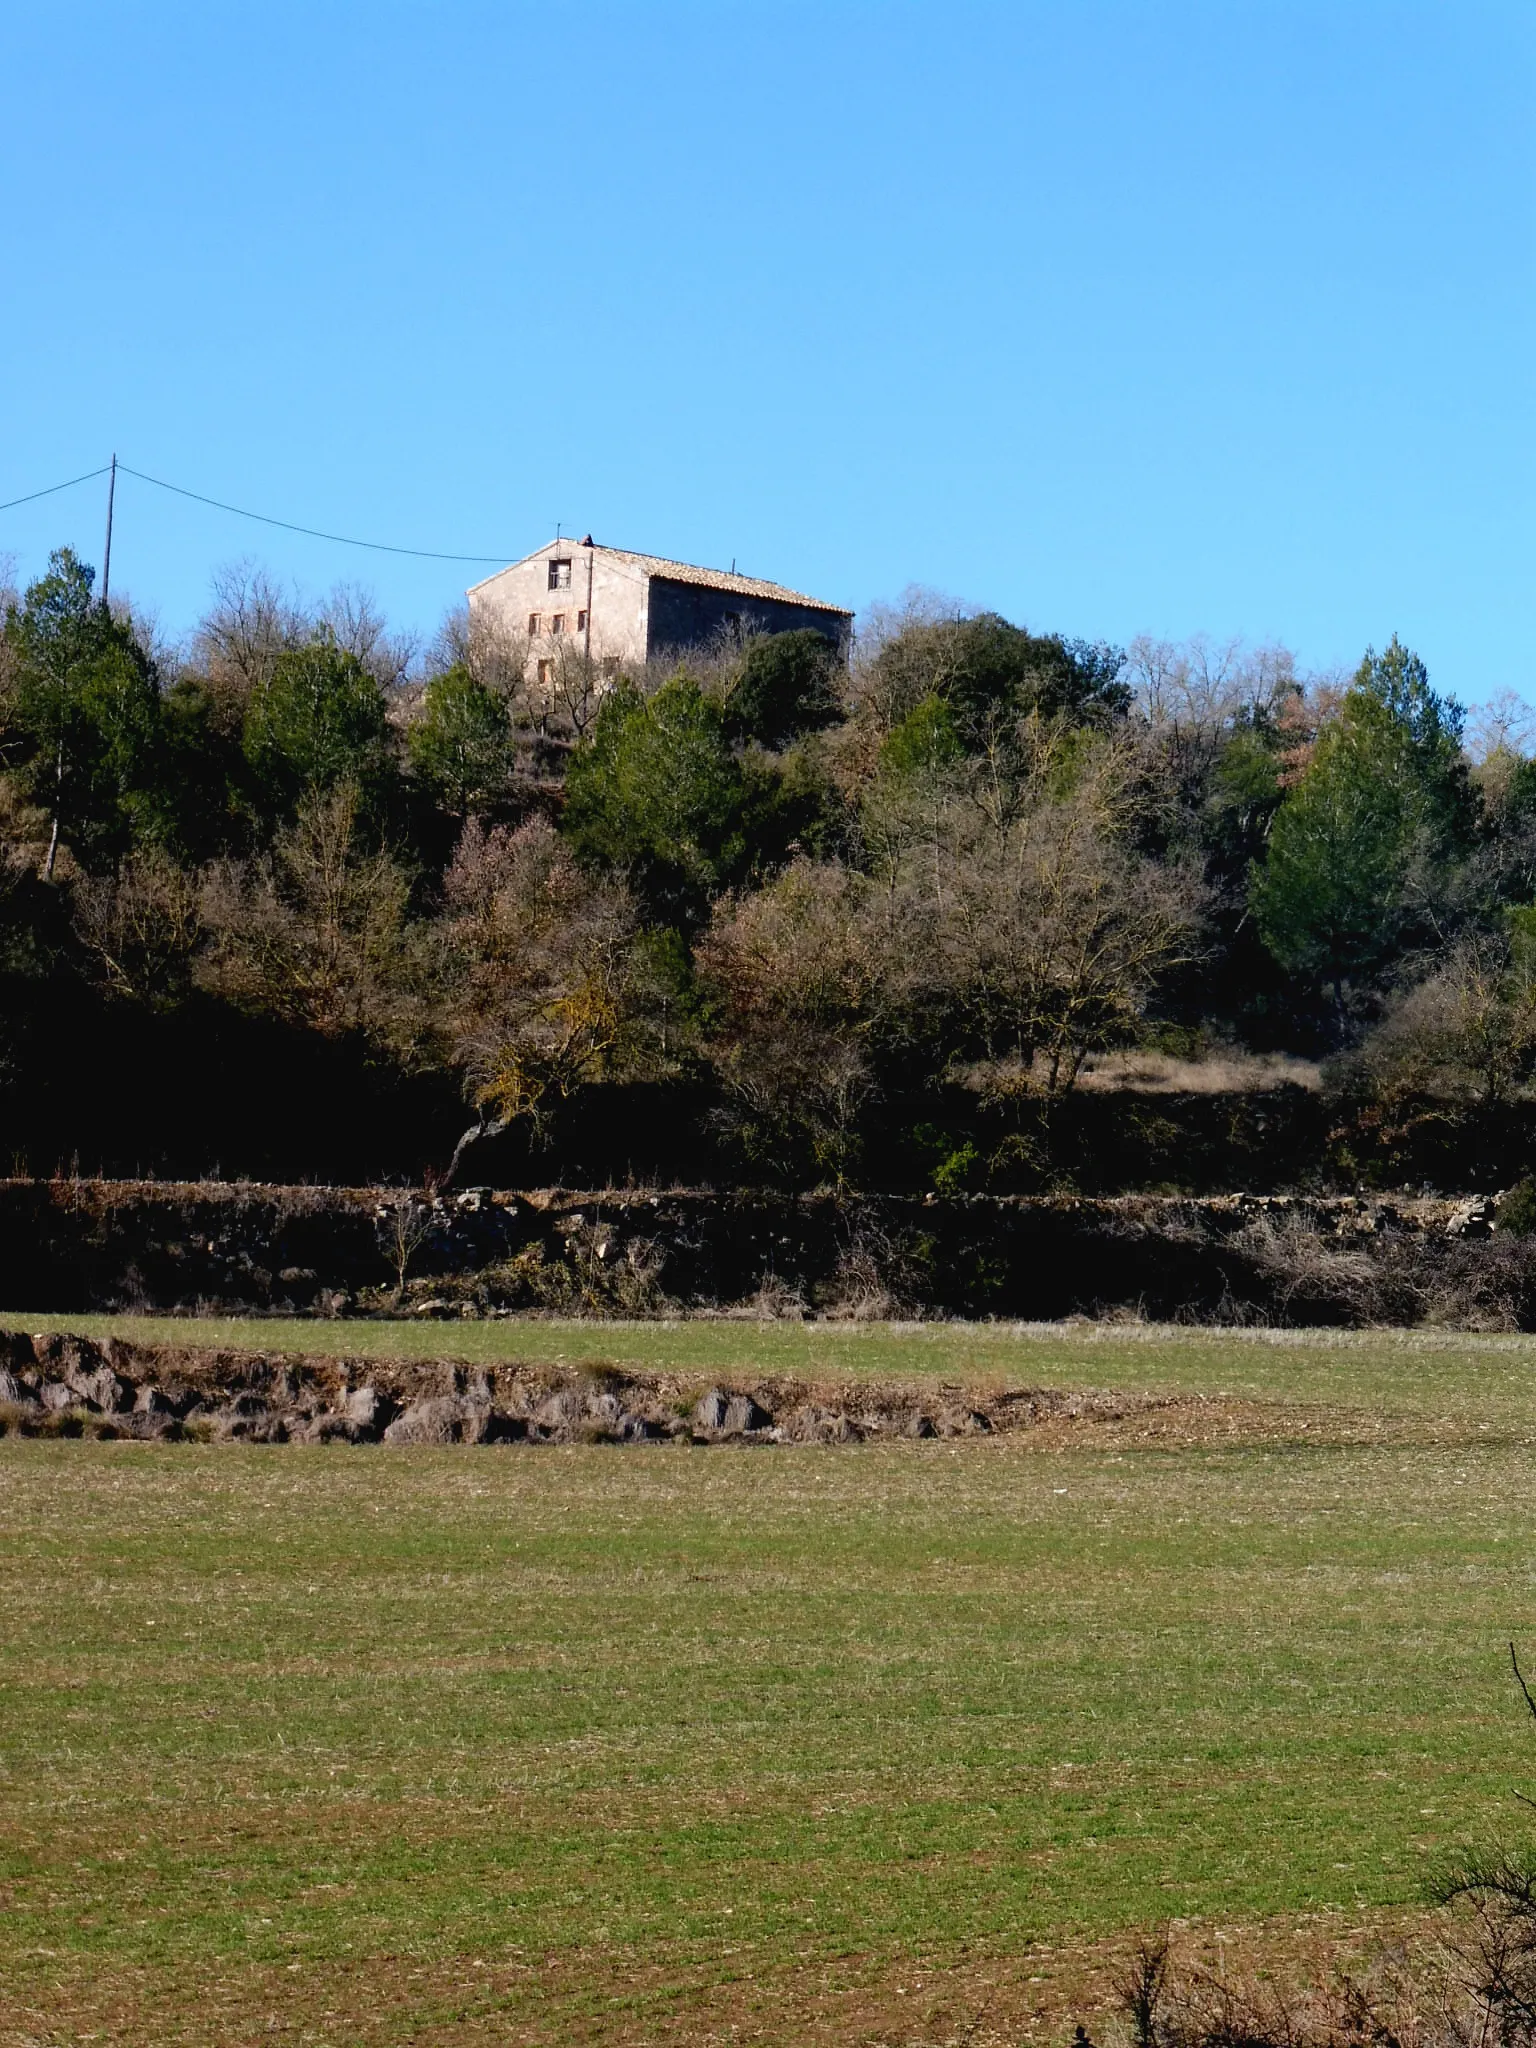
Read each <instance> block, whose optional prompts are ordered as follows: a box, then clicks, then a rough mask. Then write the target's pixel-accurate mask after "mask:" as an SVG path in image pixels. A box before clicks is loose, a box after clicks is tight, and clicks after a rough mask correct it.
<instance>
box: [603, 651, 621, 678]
mask: <svg viewBox="0 0 1536 2048" xmlns="http://www.w3.org/2000/svg"><path fill="white" fill-rule="evenodd" d="M618 672H619V657H618V656H617V655H616V654H605V655H604V656H603V674H604V675H605V676H610V677H611V676H616V675H617V674H618Z"/></svg>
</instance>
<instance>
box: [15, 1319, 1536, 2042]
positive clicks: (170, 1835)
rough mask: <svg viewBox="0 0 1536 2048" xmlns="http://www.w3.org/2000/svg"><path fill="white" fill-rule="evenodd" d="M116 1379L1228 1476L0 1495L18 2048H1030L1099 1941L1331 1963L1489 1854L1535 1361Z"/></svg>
mask: <svg viewBox="0 0 1536 2048" xmlns="http://www.w3.org/2000/svg"><path fill="white" fill-rule="evenodd" d="M0 1320H3V1321H4V1322H6V1323H9V1324H11V1325H13V1326H24V1327H27V1328H29V1329H40V1328H43V1327H46V1326H47V1325H48V1324H49V1322H50V1321H53V1322H55V1323H60V1324H61V1326H62V1321H63V1320H67V1322H68V1325H69V1326H70V1327H73V1328H94V1329H101V1328H104V1327H106V1325H105V1323H104V1322H102V1321H100V1320H93V1319H90V1318H68V1319H57V1318H54V1319H50V1318H47V1317H42V1316H36V1315H22V1314H17V1315H14V1316H8V1317H4V1318H0ZM113 1326H114V1327H117V1328H120V1329H124V1330H131V1331H132V1333H134V1334H137V1335H141V1336H148V1335H151V1334H155V1335H158V1334H167V1335H171V1336H174V1337H175V1338H177V1339H179V1340H180V1341H184V1342H185V1341H189V1340H192V1339H193V1338H194V1337H195V1338H196V1339H198V1340H199V1341H203V1342H209V1343H214V1342H216V1343H220V1344H233V1343H235V1342H245V1343H251V1344H258V1343H259V1344H261V1345H263V1346H264V1347H266V1348H269V1349H270V1348H272V1347H273V1346H275V1345H276V1344H278V1343H284V1344H289V1345H292V1346H293V1347H295V1348H302V1349H307V1350H311V1351H314V1350H319V1349H327V1348H334V1349H337V1350H344V1351H346V1352H347V1353H348V1354H350V1355H353V1356H356V1355H358V1354H360V1353H362V1352H364V1351H366V1350H368V1349H372V1348H379V1347H388V1348H390V1349H392V1350H394V1351H396V1352H398V1351H400V1350H403V1349H405V1348H407V1347H409V1348H410V1349H411V1350H414V1351H419V1352H422V1353H436V1354H439V1355H441V1354H443V1353H453V1354H456V1355H460V1356H479V1357H482V1358H484V1357H489V1356H491V1355H496V1356H515V1357H521V1358H536V1357H545V1358H561V1359H564V1360H567V1361H571V1362H574V1361H577V1360H579V1359H582V1358H593V1359H609V1360H616V1361H620V1362H623V1361H634V1362H636V1363H640V1364H645V1365H650V1366H672V1367H687V1368H690V1369H697V1370H700V1371H709V1372H714V1371H719V1372H720V1373H722V1374H725V1373H727V1372H730V1371H735V1370H741V1371H753V1372H762V1371H768V1370H774V1369H778V1370H783V1371H794V1372H796V1373H799V1374H814V1375H815V1376H818V1377H820V1376H830V1375H831V1374H833V1373H834V1372H849V1373H853V1372H862V1373H869V1374H877V1375H879V1376H881V1377H885V1378H910V1377H916V1376H927V1375H936V1376H939V1377H944V1378H953V1379H962V1378H976V1379H983V1380H989V1381H995V1380H1000V1379H1001V1380H1007V1381H1009V1382H1014V1383H1031V1384H1041V1383H1044V1384H1054V1385H1083V1386H1089V1385H1091V1386H1099V1387H1103V1386H1124V1387H1127V1388H1136V1389H1150V1388H1156V1389H1167V1390H1178V1391H1185V1392H1201V1393H1204V1394H1207V1395H1211V1396H1217V1395H1240V1396H1242V1397H1244V1400H1245V1402H1246V1403H1247V1404H1248V1409H1247V1411H1245V1419H1244V1420H1243V1422H1242V1427H1241V1429H1240V1431H1239V1433H1238V1435H1236V1436H1234V1437H1231V1438H1230V1439H1227V1440H1220V1441H1217V1440H1197V1439H1195V1438H1193V1437H1192V1438H1190V1439H1189V1440H1185V1441H1181V1440H1174V1439H1167V1438H1164V1439H1153V1438H1151V1437H1148V1438H1147V1439H1145V1440H1138V1439H1136V1438H1135V1437H1134V1435H1131V1436H1127V1435H1125V1434H1124V1433H1122V1434H1121V1435H1119V1436H1111V1437H1095V1436H1094V1435H1093V1434H1092V1432H1084V1433H1082V1434H1081V1435H1080V1436H1078V1437H1072V1436H1070V1435H1068V1436H1066V1437H1057V1438H1055V1439H1053V1440H1051V1441H1050V1442H1043V1441H1042V1442H1041V1443H1038V1444H1037V1443H1034V1442H1032V1441H1031V1440H1029V1439H1028V1438H1011V1439H1003V1440H997V1441H993V1442H988V1441H985V1440H983V1441H974V1442H972V1441H967V1442H964V1443H960V1444H953V1445H952V1444H945V1443H910V1444H900V1445H883V1446H865V1447H857V1448H848V1449H838V1450H826V1449H807V1450H789V1449H783V1450H772V1451H761V1452H732V1451H722V1450H710V1451H690V1450H683V1449H677V1450H665V1449H654V1450H644V1449H637V1450H630V1451H615V1450H611V1449H601V1448H573V1449H560V1450H553V1449H550V1450H517V1449H511V1450H502V1451H498V1450H481V1451H472V1450H453V1451H443V1452H436V1451H411V1452H408V1451H394V1450H387V1449H371V1450H362V1451H347V1450H342V1449H336V1448H332V1449H309V1450H299V1449H289V1448H284V1449H250V1448H238V1447H226V1448H205V1447H201V1446H196V1445H165V1446H158V1445H156V1446H149V1445H134V1444H126V1443H116V1444H91V1443H81V1442H42V1441H32V1442H18V1441H15V1440H6V1441H4V1442H0V1547H3V1554H4V1556H5V1558H6V1564H7V1569H6V1581H5V1586H6V1590H5V1603H4V1609H3V1614H4V1626H3V1635H0V2043H4V2044H5V2048H21V2044H22V2043H24V2042H25V2043H30V2044H40V2043H46V2044H49V2048H52V2044H63V2043H65V2042H70V2043H73V2042H75V2041H77V2040H81V2039H84V2038H87V2037H94V2038H96V2039H98V2040H101V2041H106V2042H123V2043H127V2042H132V2043H145V2044H150V2043H154V2044H160V2043H167V2044H171V2043H175V2044H180V2043H209V2044H212V2043H214V2042H219V2043H245V2042H251V2043H255V2042H257V2041H260V2042H271V2041H273V2040H278V2041H281V2040H285V2039H286V2040H292V2041H295V2042H298V2041H303V2042H306V2043H322V2042H323V2043H331V2044H335V2048H345V2044H350V2043H368V2044H374V2043H378V2044H384V2043H397V2042H398V2043H404V2042H414V2043H470V2042H475V2043H478V2042H482V2041H484V2042H490V2041H496V2042H529V2043H532V2042H539V2043H544V2042H548V2043H554V2042H567V2041H592V2042H605V2043H606V2042H612V2043H618V2042H624V2043H635V2044H638V2043H641V2042H653V2041H658V2040H668V2039H671V2040H677V2041H684V2040H686V2041H690V2042H693V2041H702V2040H713V2039H721V2040H724V2039H727V2038H732V2039H736V2040H763V2041H772V2042H778V2043H786V2044H787V2043H791V2042H796V2043H798V2042H803V2041H816V2040H827V2041H831V2040H834V2039H835V2040H838V2041H853V2042H870V2043H873V2042H877V2041H883V2042H890V2043H895V2042H904V2043H917V2042H925V2043H927V2042H940V2041H946V2040H951V2039H959V2038H961V2037H962V2036H965V2035H966V2030H967V2029H971V2032H970V2034H969V2036H968V2038H969V2039H971V2040H972V2041H973V2042H974V2043H975V2044H976V2048H983V2044H985V2043H987V2042H996V2041H1003V2040H1011V2039H1015V2038H1021V2037H1023V2036H1025V2035H1027V2034H1029V2033H1030V2032H1031V2031H1039V2032H1040V2033H1041V2034H1042V2037H1043V2038H1056V2037H1058V2036H1059V2035H1060V2033H1061V2031H1062V2025H1063V2020H1064V2017H1065V2015H1066V2014H1067V2012H1068V2011H1069V2010H1070V2011H1073V2012H1074V2014H1075V2010H1076V2007H1075V2004H1074V2001H1075V2000H1076V1999H1077V1997H1078V1996H1079V1995H1081V1993H1082V1991H1083V1987H1085V1986H1089V1985H1091V1984H1093V1983H1094V1982H1095V1979H1096V1976H1097V1975H1099V1974H1101V1973H1102V1970H1103V1967H1104V1960H1105V1957H1106V1955H1107V1954H1108V1953H1110V1952H1111V1951H1112V1949H1113V1945H1114V1943H1115V1942H1116V1941H1117V1940H1118V1939H1121V1938H1123V1937H1124V1935H1125V1934H1126V1933H1127V1931H1128V1930H1131V1929H1134V1928H1136V1927H1138V1926H1141V1925H1144V1924H1146V1923H1148V1922H1152V1921H1157V1920H1161V1919H1166V1918H1168V1917H1170V1916H1172V1917H1178V1918H1184V1919H1187V1920H1190V1921H1192V1922H1193V1923H1194V1927H1193V1929H1192V1931H1191V1933H1190V1934H1189V1935H1188V1937H1187V1938H1188V1939H1189V1940H1191V1941H1199V1940H1205V1941H1209V1940H1211V1939H1213V1938H1214V1936H1215V1935H1216V1934H1217V1933H1218V1932H1219V1931H1231V1932H1234V1934H1235V1938H1238V1939H1249V1938H1251V1939H1252V1940H1254V1941H1255V1942H1258V1943H1260V1944H1261V1946H1262V1944H1263V1943H1265V1942H1268V1943H1269V1944H1270V1947H1271V1948H1272V1949H1273V1948H1275V1947H1276V1945H1278V1946H1279V1947H1282V1948H1283V1947H1284V1946H1285V1945H1286V1944H1287V1943H1290V1944H1292V1945H1295V1944H1300V1945H1301V1946H1303V1947H1305V1946H1307V1945H1308V1944H1314V1945H1322V1946H1328V1945H1331V1944H1333V1943H1335V1942H1347V1940H1348V1939H1349V1938H1350V1937H1351V1936H1352V1934H1353V1932H1354V1931H1355V1930H1358V1929H1359V1928H1361V1927H1363V1926H1369V1925H1372V1924H1374V1923H1375V1922H1377V1921H1378V1920H1380V1919H1382V1918H1384V1917H1391V1916H1392V1915H1393V1914H1394V1913H1395V1912H1396V1911H1397V1910H1398V1909H1400V1908H1405V1907H1410V1908H1411V1907H1413V1906H1414V1905H1415V1903H1416V1901H1417V1900H1418V1898H1419V1895H1420V1891H1421V1887H1422V1885H1423V1882H1424V1878H1425V1875H1426V1873H1427V1871H1428V1869H1429V1868H1430V1867H1432V1866H1433V1864H1434V1862H1435V1860H1436V1858H1437V1857H1438V1856H1440V1855H1443V1854H1444V1853H1445V1852H1446V1851H1447V1849H1448V1848H1449V1847H1450V1846H1451V1845H1453V1844H1454V1843H1456V1842H1457V1841H1458V1840H1462V1839H1472V1838H1479V1839H1481V1838H1483V1837H1484V1836H1486V1835H1487V1834H1488V1833H1489V1832H1490V1831H1497V1832H1501V1833H1504V1834H1506V1835H1507V1834H1509V1833H1511V1832H1513V1831H1518V1830H1519V1829H1520V1827H1521V1825H1522V1816H1521V1810H1520V1809H1519V1808H1518V1807H1517V1806H1515V1805H1514V1804H1513V1803H1512V1801H1511V1798H1510V1792H1511V1788H1512V1787H1513V1786H1515V1785H1520V1784H1524V1785H1527V1786H1528V1785H1529V1782H1530V1780H1531V1779H1532V1778H1533V1777H1536V1745H1533V1743H1532V1740H1531V1730H1530V1727H1529V1723H1528V1722H1526V1721H1523V1720H1522V1718H1521V1713H1523V1709H1522V1710H1521V1711H1520V1712H1517V1711H1516V1709H1517V1708H1518V1706H1519V1702H1518V1699H1517V1698H1516V1697H1515V1696H1514V1695H1513V1693H1512V1688H1511V1686H1510V1684H1509V1681H1508V1678H1507V1675H1506V1667H1505V1665H1504V1663H1503V1659H1504V1657H1505V1654H1506V1653H1505V1650H1504V1644H1505V1642H1506V1641H1507V1640H1508V1638H1509V1637H1510V1636H1515V1637H1517V1638H1524V1639H1525V1640H1526V1641H1527V1642H1529V1643H1530V1644H1531V1647H1532V1652H1533V1661H1536V1586H1533V1561H1536V1491H1533V1488H1532V1485H1531V1478H1532V1458H1531V1450H1530V1444H1531V1439H1532V1437H1533V1435H1536V1396H1533V1389H1536V1341H1532V1340H1522V1339H1435V1338H1427V1337H1419V1336H1416V1337H1409V1338H1391V1337H1379V1336H1369V1337H1358V1338H1338V1337H1328V1336H1321V1337H1318V1338H1316V1339H1305V1340H1301V1339H1294V1338H1292V1339H1288V1340H1286V1341H1284V1342H1274V1341H1266V1340H1263V1339H1260V1338H1257V1337H1252V1336H1245V1337H1236V1338H1234V1337H1230V1336H1214V1335H1204V1334H1199V1335H1191V1334H1189V1333H1156V1332H1150V1333H1143V1332H1131V1333H1127V1334H1119V1333H1109V1334H1098V1333H1073V1332H1061V1331H1053V1332H1030V1331H1026V1332H1013V1331H1008V1330H1003V1329H982V1328H964V1327H948V1328H942V1329H934V1330H924V1331H920V1332H902V1331H890V1330H878V1329H875V1330H869V1331H828V1330H824V1329H817V1328H808V1329H807V1328H796V1327H785V1326H777V1327H770V1328H767V1329H759V1328H758V1327H756V1326H752V1325H732V1324H691V1325H686V1326H681V1327H673V1328H667V1327H665V1326H659V1325H649V1326H616V1325H600V1326H593V1325H587V1326H573V1325H569V1324H566V1325H561V1324H556V1323H520V1324H508V1323H500V1324H491V1325H465V1326H449V1327H444V1326H442V1325H438V1326H433V1327H428V1328H423V1327H421V1326H418V1325H409V1326H407V1325H389V1324H371V1325H350V1326H338V1325H334V1324H331V1325H326V1324H294V1323H277V1324H265V1323H264V1324H259V1325H252V1324H244V1325H239V1326H230V1325H199V1326H193V1325H189V1324H187V1323H185V1322H176V1323H173V1324H169V1325H166V1324H161V1325H147V1324H142V1323H138V1322H130V1321H129V1320H128V1319H114V1324H113ZM1255 1404H1257V1405H1255ZM1269 1404H1272V1405H1269ZM1266 1418H1267V1419H1266ZM733 2030H734V2031H733Z"/></svg>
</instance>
